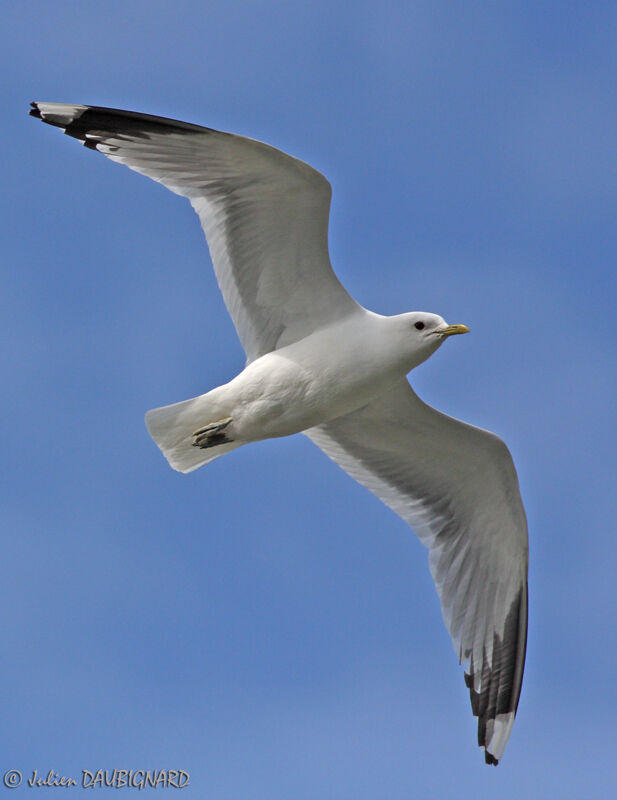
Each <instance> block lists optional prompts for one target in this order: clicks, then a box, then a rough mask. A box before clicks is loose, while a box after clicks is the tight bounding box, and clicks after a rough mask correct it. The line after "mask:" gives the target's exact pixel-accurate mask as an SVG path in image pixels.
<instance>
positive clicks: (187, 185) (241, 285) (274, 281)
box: [30, 103, 358, 361]
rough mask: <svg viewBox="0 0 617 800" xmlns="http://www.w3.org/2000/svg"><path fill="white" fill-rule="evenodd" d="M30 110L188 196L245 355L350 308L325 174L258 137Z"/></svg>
mask: <svg viewBox="0 0 617 800" xmlns="http://www.w3.org/2000/svg"><path fill="white" fill-rule="evenodd" d="M32 106H33V109H32V111H31V112H30V113H31V114H33V115H34V116H36V117H39V118H40V119H42V120H43V121H44V122H47V123H49V124H50V125H55V126H57V127H59V128H62V129H63V130H64V132H65V133H67V134H68V135H69V136H73V137H75V138H77V139H80V140H81V141H82V142H83V143H84V144H85V145H86V146H87V147H90V148H92V149H93V150H98V151H99V152H101V153H103V154H104V155H106V156H107V157H108V158H110V159H112V161H117V162H118V163H120V164H125V165H126V166H127V167H130V169H133V170H135V171H136V172H140V173H141V174H142V175H146V176H147V177H149V178H152V179H153V180H155V181H158V182H159V183H162V184H163V185H164V186H166V187H167V188H168V189H170V190H171V191H172V192H175V193H176V194H179V195H182V196H183V197H188V198H189V200H190V201H191V204H192V206H193V208H194V209H195V211H196V212H197V214H198V215H199V218H200V220H201V224H202V227H203V229H204V231H205V234H206V238H207V240H208V245H209V248H210V254H211V256H212V262H213V264H214V270H215V272H216V277H217V280H218V283H219V286H220V288H221V291H222V293H223V297H224V298H225V303H226V304H227V308H228V309H229V313H230V314H231V316H232V319H233V321H234V324H235V326H236V330H237V331H238V335H239V337H240V341H241V342H242V345H243V346H244V349H245V351H246V354H247V358H248V360H249V361H251V360H253V359H255V358H258V357H259V356H260V355H263V354H264V353H267V352H270V351H271V350H276V349H277V348H279V347H283V346H284V345H287V344H291V343H293V342H295V341H298V340H299V339H302V338H304V337H305V336H307V335H308V334H310V333H311V332H312V331H313V330H315V329H316V328H320V327H322V326H324V325H327V324H329V323H331V322H333V321H335V320H340V319H341V318H342V317H344V316H345V315H347V314H349V313H353V312H354V311H355V310H357V309H358V306H357V304H356V303H355V301H354V300H352V298H351V297H350V296H349V295H348V294H347V292H346V291H345V289H344V288H343V287H342V286H341V284H340V282H339V280H338V279H337V277H336V276H335V274H334V272H333V271H332V267H331V266H330V259H329V256H328V215H329V210H330V197H331V194H332V192H331V189H330V184H329V183H328V181H327V180H326V179H325V178H324V177H323V175H321V174H320V173H319V172H317V171H316V170H314V169H313V168H312V167H310V166H309V165H308V164H305V163H304V162H302V161H298V160H297V159H295V158H292V157H291V156H288V155H286V154H285V153H282V152H281V151H280V150H275V149H274V148H273V147H269V146H268V145H265V144H262V143H261V142H256V141H253V140H252V139H246V138H244V137H242V136H234V135H232V134H230V133H222V132H220V131H214V130H211V129H210V128H202V127H201V126H199V125H191V124H189V123H186V122H178V121H176V120H171V119H165V118H163V117H155V116H150V115H148V114H138V113H135V112H131V111H119V110H117V109H110V108H100V107H97V106H80V105H65V104H61V103H33V104H32Z"/></svg>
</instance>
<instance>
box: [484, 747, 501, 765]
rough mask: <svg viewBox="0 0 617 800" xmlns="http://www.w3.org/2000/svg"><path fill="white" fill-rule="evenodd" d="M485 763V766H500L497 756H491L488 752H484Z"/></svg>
mask: <svg viewBox="0 0 617 800" xmlns="http://www.w3.org/2000/svg"><path fill="white" fill-rule="evenodd" d="M484 763H485V764H492V765H493V766H494V767H496V766H497V764H499V759H498V758H495V756H493V755H491V754H490V753H489V752H488V750H485V751H484Z"/></svg>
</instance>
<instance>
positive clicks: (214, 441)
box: [193, 417, 233, 450]
mask: <svg viewBox="0 0 617 800" xmlns="http://www.w3.org/2000/svg"><path fill="white" fill-rule="evenodd" d="M230 422H231V417H225V419H219V420H218V421H217V422H211V423H210V424H209V425H204V427H203V428H198V429H197V430H196V431H193V439H194V441H193V447H200V448H201V449H202V450H204V449H205V448H206V447H216V445H218V444H225V443H226V442H232V441H233V439H230V438H229V437H228V436H227V434H226V433H225V428H226V427H227V426H228V425H229V423H230Z"/></svg>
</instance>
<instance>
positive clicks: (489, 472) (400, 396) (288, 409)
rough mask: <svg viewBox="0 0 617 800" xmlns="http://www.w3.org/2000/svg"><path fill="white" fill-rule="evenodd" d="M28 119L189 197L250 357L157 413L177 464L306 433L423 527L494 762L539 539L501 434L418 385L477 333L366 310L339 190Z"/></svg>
mask: <svg viewBox="0 0 617 800" xmlns="http://www.w3.org/2000/svg"><path fill="white" fill-rule="evenodd" d="M30 113H31V114H32V115H33V116H35V117H38V118H39V119H41V120H43V122H47V123H49V124H50V125H55V126H56V127H58V128H62V129H63V130H64V132H65V133H67V134H68V135H69V136H72V137H74V138H76V139H79V140H81V141H82V142H83V143H84V145H86V147H89V148H90V149H92V150H98V151H99V152H100V153H103V154H104V155H106V156H107V157H108V158H110V159H111V160H112V161H117V162H118V163H120V164H125V165H126V166H127V167H129V168H130V169H132V170H135V171H136V172H140V173H141V174H142V175H146V176H147V177H149V178H152V179H153V180H155V181H158V182H159V183H162V184H163V186H166V187H167V188H168V189H170V190H171V191H172V192H175V194H179V195H182V196H183V197H188V199H189V200H190V202H191V205H192V206H193V208H194V209H195V211H196V212H197V214H198V215H199V219H200V220H201V224H202V226H203V229H204V231H205V234H206V239H207V241H208V246H209V248H210V255H211V257H212V263H213V265H214V270H215V272H216V277H217V279H218V283H219V286H220V288H221V291H222V293H223V297H224V299H225V303H226V304H227V308H228V309H229V313H230V314H231V316H232V319H233V321H234V324H235V326H236V330H237V332H238V336H239V337H240V340H241V342H242V345H243V346H244V349H245V351H246V355H247V363H246V367H245V369H244V370H243V371H242V372H241V373H240V374H239V375H238V376H237V377H235V378H234V379H233V380H232V381H230V382H229V383H227V384H225V385H224V386H219V387H217V388H215V389H212V390H211V391H209V392H207V393H206V394H203V395H201V396H199V397H194V398H192V399H190V400H185V401H183V402H180V403H175V404H174V405H170V406H165V407H163V408H157V409H154V410H152V411H149V412H148V413H147V414H146V425H147V427H148V431H149V432H150V435H151V436H152V438H153V439H154V441H155V442H156V444H157V445H158V446H159V447H160V449H161V450H162V452H163V454H164V455H165V457H166V458H167V460H168V461H169V463H170V464H171V466H172V467H173V468H174V469H176V470H179V471H180V472H191V471H192V470H194V469H197V467H200V466H202V465H203V464H207V463H208V462H210V461H212V460H213V459H215V458H218V457H219V456H221V455H224V454H225V453H228V452H229V451H230V450H233V449H235V448H236V447H240V445H243V444H247V443H248V442H255V441H259V440H261V439H268V438H272V437H277V436H288V435H290V434H293V433H298V432H302V433H304V434H306V435H307V436H308V437H309V438H310V439H311V440H312V441H313V442H315V444H317V446H318V447H320V448H321V449H322V450H323V451H324V452H325V453H326V454H327V455H328V456H329V457H330V458H331V459H333V461H335V462H336V463H337V464H339V466H341V467H342V468H343V469H344V470H345V471H346V472H347V473H349V475H351V476H352V477H353V478H355V479H356V480H357V481H358V482H359V483H361V484H362V485H363V486H365V487H366V488H367V489H369V490H370V491H371V492H373V493H374V494H375V495H377V497H379V498H380V499H381V500H382V501H383V502H384V503H385V504H386V505H387V506H389V507H390V508H392V509H393V510H394V511H395V512H396V513H397V514H399V515H400V516H401V517H402V518H403V519H404V520H405V521H406V522H407V523H409V525H410V526H411V527H412V528H413V529H414V531H415V532H416V533H417V535H418V536H419V537H420V539H421V541H422V542H423V543H424V544H425V545H426V546H427V547H428V549H429V565H430V569H431V574H432V576H433V579H434V581H435V584H436V587H437V591H438V593H439V596H440V599H441V607H442V613H443V618H444V622H445V624H446V627H447V628H448V630H449V632H450V635H451V637H452V640H453V644H454V649H455V652H456V654H457V656H458V658H459V661H460V662H461V663H462V664H463V665H464V667H465V683H466V685H467V687H468V688H469V692H470V695H471V707H472V711H473V713H474V715H475V716H476V717H477V718H478V744H479V746H480V747H482V748H484V752H485V761H486V763H487V764H497V763H498V760H499V759H500V758H501V756H502V754H503V751H504V749H505V746H506V742H507V740H508V737H509V735H510V731H511V729H512V724H513V722H514V716H515V713H516V708H517V705H518V700H519V695H520V691H521V683H522V679H523V667H524V663H525V647H526V639H527V562H528V544H527V524H526V520H525V511H524V509H523V505H522V502H521V498H520V493H519V487H518V480H517V476H516V471H515V469H514V464H513V463H512V458H511V456H510V453H509V451H508V449H507V447H506V446H505V444H504V443H503V442H502V441H501V439H499V438H498V437H497V436H495V435H494V434H492V433H489V432H487V431H484V430H481V429H479V428H475V427H472V426H471V425H467V424H465V423H464V422H459V421H458V420H456V419H453V418H451V417H448V416H445V415H444V414H441V413H440V412H439V411H436V410H435V409H433V408H430V407H429V406H428V405H426V404H425V403H423V402H422V400H420V398H419V397H418V396H417V395H416V394H415V392H414V391H413V389H412V388H411V386H410V385H409V383H408V381H407V378H406V376H407V374H408V373H409V372H410V371H411V370H412V369H413V368H414V367H417V366H418V364H421V363H422V362H423V361H425V360H426V359H427V358H428V357H429V356H430V355H432V354H433V353H434V352H435V351H436V350H437V349H438V348H439V347H440V346H441V344H442V343H443V342H444V341H445V339H446V338H448V337H449V336H452V335H454V334H462V333H466V332H467V331H468V328H467V327H466V326H465V325H448V324H447V323H446V322H445V321H444V320H443V319H442V318H441V317H440V316H437V315H436V314H428V313H425V312H418V311H413V312H410V313H406V314H398V315H396V316H393V317H384V316H381V315H379V314H375V313H373V312H371V311H368V310H367V309H365V308H363V307H362V306H360V305H358V303H356V302H355V301H354V300H353V299H352V298H351V297H350V295H349V294H348V293H347V292H346V291H345V289H344V288H343V286H342V285H341V284H340V282H339V281H338V279H337V277H336V275H335V274H334V272H333V271H332V267H331V265H330V259H329V255H328V216H329V209H330V197H331V188H330V184H329V183H328V181H327V180H326V179H325V178H324V176H323V175H321V174H320V173H319V172H317V171H316V170H314V169H313V168H312V167H310V166H309V165H308V164H305V163H303V162H302V161H299V160H297V159H295V158H292V157H291V156H288V155H286V154H285V153H282V152H281V151H279V150H275V149H274V148H272V147H270V146H268V145H266V144H262V143H261V142H257V141H254V140H252V139H247V138H244V137H242V136H235V135H232V134H229V133H223V132H220V131H215V130H212V129H210V128H203V127H201V126H199V125H191V124H189V123H186V122H178V121H176V120H172V119H166V118H163V117H155V116H151V115H149V114H139V113H135V112H131V111H119V110H116V109H110V108H101V107H98V106H83V105H66V104H63V103H32V110H31V111H30Z"/></svg>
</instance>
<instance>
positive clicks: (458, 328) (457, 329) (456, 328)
mask: <svg viewBox="0 0 617 800" xmlns="http://www.w3.org/2000/svg"><path fill="white" fill-rule="evenodd" d="M435 333H438V334H439V335H440V336H454V335H455V334H457V333H469V328H468V327H467V325H448V327H447V328H442V329H441V330H439V331H435Z"/></svg>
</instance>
